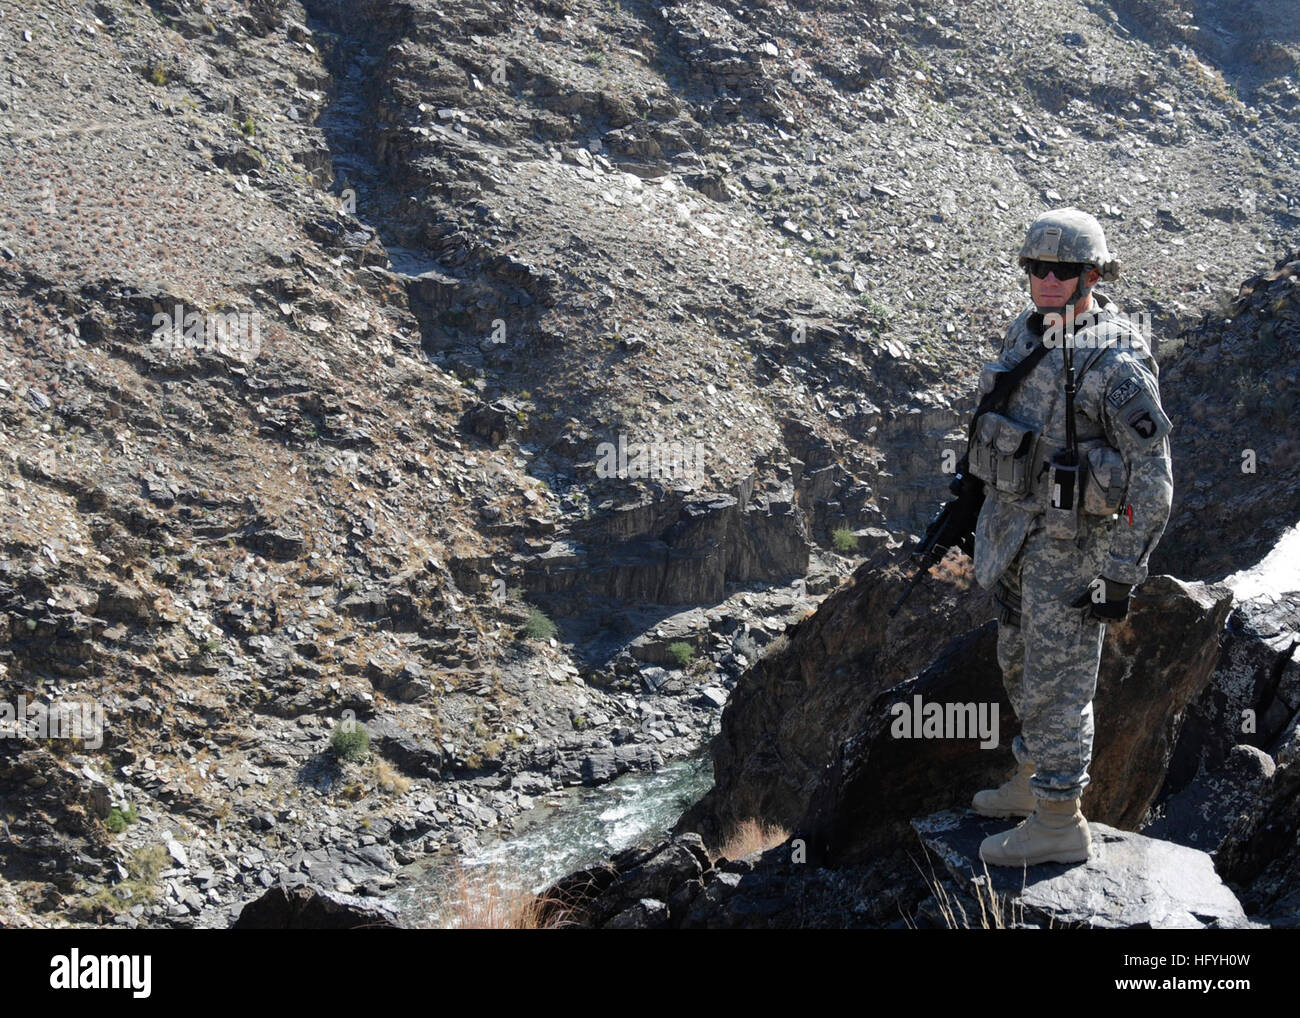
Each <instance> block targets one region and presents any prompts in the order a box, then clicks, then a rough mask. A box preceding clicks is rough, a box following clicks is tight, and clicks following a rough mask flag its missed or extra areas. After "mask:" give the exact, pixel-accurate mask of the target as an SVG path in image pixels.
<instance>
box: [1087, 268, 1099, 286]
mask: <svg viewBox="0 0 1300 1018" xmlns="http://www.w3.org/2000/svg"><path fill="white" fill-rule="evenodd" d="M1100 280H1101V271H1100V270H1099V269H1098V268H1097V267H1096V266H1095V265H1094V266H1093V267H1092V268H1090V269H1089V270H1088V285H1089V286H1096V285H1097V283H1098V282H1099V281H1100Z"/></svg>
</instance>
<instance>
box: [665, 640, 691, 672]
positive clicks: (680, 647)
mask: <svg viewBox="0 0 1300 1018" xmlns="http://www.w3.org/2000/svg"><path fill="white" fill-rule="evenodd" d="M668 655H669V656H670V657H671V658H672V659H673V661H675V662H676V663H677V667H678V668H685V667H686V666H687V665H688V664H690V663H691V658H693V657H694V656H695V648H694V647H692V646H691V645H690V644H689V643H687V642H686V641H685V640H678V641H677V642H676V643H670V644H669V645H668Z"/></svg>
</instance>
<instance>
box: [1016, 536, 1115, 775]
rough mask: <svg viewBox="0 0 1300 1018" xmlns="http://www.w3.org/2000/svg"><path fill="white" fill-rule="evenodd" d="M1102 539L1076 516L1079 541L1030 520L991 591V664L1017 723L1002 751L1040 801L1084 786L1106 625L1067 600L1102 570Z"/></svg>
mask: <svg viewBox="0 0 1300 1018" xmlns="http://www.w3.org/2000/svg"><path fill="white" fill-rule="evenodd" d="M1108 536H1109V527H1108V526H1107V525H1106V521H1104V520H1099V519H1097V518H1095V517H1083V518H1081V520H1080V527H1079V536H1078V538H1075V539H1069V538H1067V539H1061V538H1054V537H1049V536H1048V535H1047V534H1046V532H1045V531H1044V530H1043V519H1042V517H1041V516H1039V517H1038V519H1036V520H1035V521H1034V523H1033V525H1032V526H1031V528H1030V531H1029V534H1028V536H1027V537H1026V538H1025V543H1024V544H1023V545H1022V546H1021V548H1020V551H1019V553H1018V554H1017V555H1016V557H1015V558H1014V559H1013V560H1012V562H1011V564H1010V566H1008V567H1007V570H1006V572H1005V573H1003V574H1002V576H1001V578H1000V579H999V581H998V583H997V586H996V587H995V589H994V600H995V602H997V604H998V606H999V607H1000V608H1001V614H1000V615H999V618H998V664H1000V665H1001V666H1002V684H1003V686H1005V687H1006V691H1007V696H1008V698H1009V699H1010V700H1011V706H1012V707H1014V708H1015V711H1016V716H1017V717H1019V718H1020V724H1021V731H1020V734H1019V735H1017V736H1016V738H1015V740H1014V742H1013V743H1012V746H1011V748H1012V752H1014V753H1015V756H1016V760H1017V761H1019V762H1021V763H1024V762H1027V761H1033V762H1034V764H1035V767H1036V773H1035V774H1034V776H1033V778H1032V779H1031V781H1030V785H1031V787H1032V788H1033V792H1034V794H1035V795H1036V796H1038V797H1039V798H1043V799H1060V800H1069V799H1077V798H1079V796H1081V795H1082V794H1083V789H1084V787H1085V786H1086V785H1087V784H1088V781H1089V778H1088V765H1089V764H1090V763H1091V762H1092V736H1093V718H1092V698H1093V695H1094V694H1095V693H1096V691H1097V669H1098V667H1099V666H1100V664H1101V647H1102V640H1103V638H1104V636H1105V626H1104V624H1103V623H1100V622H1096V621H1093V620H1092V619H1090V618H1089V617H1088V609H1087V608H1071V607H1070V602H1071V601H1074V600H1077V599H1078V597H1079V595H1080V594H1082V593H1084V592H1085V591H1087V590H1088V585H1089V584H1090V583H1091V582H1092V580H1093V579H1094V578H1095V577H1096V576H1097V575H1098V573H1099V572H1100V571H1101V566H1102V563H1103V562H1104V561H1105V558H1106V553H1107V550H1108V546H1109V539H1108Z"/></svg>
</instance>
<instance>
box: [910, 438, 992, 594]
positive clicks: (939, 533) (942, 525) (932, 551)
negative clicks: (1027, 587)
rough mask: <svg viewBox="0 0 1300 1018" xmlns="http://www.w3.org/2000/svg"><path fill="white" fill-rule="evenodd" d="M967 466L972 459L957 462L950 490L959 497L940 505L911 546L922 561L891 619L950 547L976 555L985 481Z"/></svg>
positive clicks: (962, 459)
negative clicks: (914, 544)
mask: <svg viewBox="0 0 1300 1018" xmlns="http://www.w3.org/2000/svg"><path fill="white" fill-rule="evenodd" d="M968 468H969V460H968V459H967V457H965V456H963V457H962V458H961V462H960V463H958V464H957V476H956V477H954V478H953V481H952V484H951V485H950V486H949V490H950V491H951V492H952V493H953V494H954V495H955V496H957V497H956V498H953V499H951V500H950V501H948V502H946V503H944V505H943V506H942V507H940V509H939V511H938V512H937V513H935V515H934V519H932V520H931V521H930V525H929V526H928V527H926V528H925V536H924V537H922V538H921V543H920V544H919V545H917V546H916V547H915V548H914V549H912V556H913V557H914V558H916V559H918V560H919V562H918V564H917V567H916V571H915V572H914V573H913V574H912V578H911V579H910V580H908V582H907V586H906V587H904V588H903V593H902V594H900V595H899V597H898V600H897V601H895V602H894V606H893V607H892V608H890V609H889V617H890V618H893V617H894V616H895V615H897V614H898V609H899V608H901V607H902V606H903V602H904V601H906V600H907V599H908V597H910V596H911V593H912V590H913V588H915V586H916V585H917V584H918V583H919V582H920V581H921V577H922V576H924V575H925V574H926V573H927V572H929V571H930V567H931V566H933V565H934V564H935V563H936V562H938V561H939V560H940V559H941V558H943V557H944V555H946V554H947V553H948V549H949V548H951V547H953V546H956V547H957V548H959V549H961V550H962V551H964V552H965V553H966V554H967V555H970V556H971V557H972V558H973V557H974V555H975V524H976V522H977V521H978V520H979V515H980V509H981V508H982V507H983V505H984V482H983V481H981V480H980V479H979V478H978V477H972V476H971V475H970V474H968V473H967V472H966V471H967V470H968Z"/></svg>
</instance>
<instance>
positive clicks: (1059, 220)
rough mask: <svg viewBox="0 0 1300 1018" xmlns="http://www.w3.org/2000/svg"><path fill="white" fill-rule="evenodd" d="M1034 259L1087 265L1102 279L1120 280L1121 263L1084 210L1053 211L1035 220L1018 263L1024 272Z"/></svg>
mask: <svg viewBox="0 0 1300 1018" xmlns="http://www.w3.org/2000/svg"><path fill="white" fill-rule="evenodd" d="M1032 259H1038V260H1040V261H1047V262H1086V263H1087V264H1089V265H1095V266H1097V269H1098V271H1100V272H1101V278H1102V279H1105V280H1112V279H1118V278H1119V259H1118V258H1115V257H1114V256H1112V255H1111V253H1110V249H1109V248H1107V247H1106V234H1105V233H1104V232H1103V231H1102V228H1101V223H1099V222H1097V220H1096V219H1095V218H1094V217H1092V216H1090V215H1089V214H1088V213H1087V212H1084V211H1083V210H1082V209H1075V208H1066V209H1050V210H1048V211H1047V212H1044V213H1043V214H1042V215H1041V216H1039V217H1038V218H1037V219H1035V220H1034V221H1033V223H1032V224H1030V227H1029V232H1028V233H1027V234H1026V236H1025V242H1024V244H1022V245H1021V246H1020V256H1019V258H1018V259H1017V260H1018V262H1019V264H1020V267H1021V268H1022V269H1023V268H1024V267H1025V266H1026V265H1027V264H1028V263H1029V262H1030V261H1031V260H1032Z"/></svg>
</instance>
